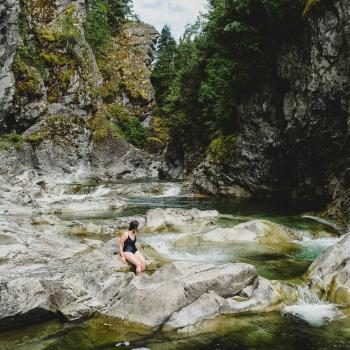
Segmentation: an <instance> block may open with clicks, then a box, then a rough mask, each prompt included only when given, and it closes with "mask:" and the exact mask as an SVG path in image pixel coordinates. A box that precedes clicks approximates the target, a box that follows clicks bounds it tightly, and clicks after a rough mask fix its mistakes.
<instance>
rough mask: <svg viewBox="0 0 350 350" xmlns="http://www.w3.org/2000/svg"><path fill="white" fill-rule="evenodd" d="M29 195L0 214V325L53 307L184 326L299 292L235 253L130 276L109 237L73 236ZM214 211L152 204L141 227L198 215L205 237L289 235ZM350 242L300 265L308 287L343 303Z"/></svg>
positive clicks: (262, 239)
mask: <svg viewBox="0 0 350 350" xmlns="http://www.w3.org/2000/svg"><path fill="white" fill-rule="evenodd" d="M58 203H59V201H58V202H57V203H56V205H58ZM37 205H39V204H37ZM37 205H35V203H32V206H31V204H28V205H27V209H26V210H27V211H28V210H29V209H31V210H32V213H33V215H32V217H28V216H24V217H22V218H21V219H17V218H14V217H13V216H12V215H9V213H7V214H6V213H5V214H3V215H1V217H0V290H1V298H0V329H5V328H8V327H16V326H19V325H23V324H27V323H33V322H40V321H42V320H45V319H47V318H51V317H57V316H58V315H63V316H64V317H65V318H66V319H67V320H79V319H82V318H85V317H89V316H91V315H92V314H93V313H95V312H100V313H102V314H106V315H109V316H113V317H117V318H120V319H122V320H126V321H130V322H135V323H142V324H144V325H146V326H148V327H151V328H160V327H161V328H162V329H164V330H174V329H176V330H179V331H181V330H186V331H189V330H192V329H196V327H198V326H200V324H201V322H202V321H205V320H208V319H212V318H215V317H217V316H219V315H225V314H231V315H235V314H240V313H257V312H266V311H271V310H275V309H281V308H282V307H283V306H284V305H286V304H288V303H291V302H295V301H296V300H297V297H298V296H297V295H296V292H295V290H294V289H293V288H292V287H291V286H287V285H283V284H281V283H279V282H277V281H269V280H266V279H264V278H262V277H260V276H259V275H258V273H257V271H256V269H255V267H254V266H252V265H248V264H242V263H229V264H213V263H195V262H186V261H175V262H171V263H167V264H165V265H164V266H163V267H161V268H159V269H158V270H157V271H156V272H155V273H153V274H152V275H145V276H135V274H134V273H133V272H130V268H129V267H128V266H127V265H125V264H123V263H122V261H121V259H120V258H119V256H118V248H117V240H116V239H115V238H114V239H111V240H110V241H108V242H107V243H103V242H102V241H101V240H92V239H88V238H82V239H80V240H77V239H75V238H74V232H73V234H72V232H71V231H70V236H69V235H67V234H66V233H65V228H67V225H68V224H67V223H64V222H62V221H61V220H60V219H59V218H58V217H56V216H53V215H48V214H41V215H38V214H35V213H36V212H35V210H37V209H38V207H37ZM40 211H41V212H42V213H45V212H46V213H49V212H50V207H47V206H45V205H44V206H42V207H41V208H40ZM219 217H220V215H219V213H218V212H216V211H199V210H197V209H191V210H183V209H169V208H168V209H153V210H150V211H149V212H148V213H147V214H146V216H145V217H144V218H142V217H141V218H140V221H141V223H142V227H143V229H144V230H147V229H148V230H150V231H152V232H154V233H155V232H163V231H164V230H168V231H172V232H174V229H175V230H176V229H178V230H182V229H183V228H184V227H185V226H186V225H188V226H189V230H188V231H187V232H188V234H189V235H192V236H193V235H196V234H198V231H195V230H192V229H193V228H194V227H196V226H197V225H198V223H201V230H202V232H206V233H204V235H203V239H204V240H212V241H218V240H219V241H222V242H231V241H236V242H242V241H245V242H255V243H261V244H279V243H281V241H283V242H287V241H290V240H291V239H294V238H295V236H293V234H292V233H291V232H289V231H288V230H287V229H285V228H284V227H283V226H280V225H277V224H274V223H271V222H267V221H258V220H255V221H251V222H248V223H244V224H239V225H236V226H234V227H233V228H227V229H216V228H215V221H216V220H217V219H218V218H219ZM142 219H143V221H142ZM92 226H93V225H92ZM98 227H99V226H98V225H95V227H90V230H91V231H94V230H97V228H98ZM100 228H101V227H100ZM110 229H111V228H110ZM73 231H74V230H73ZM181 232H183V231H181ZM95 233H96V232H95ZM99 234H101V235H104V234H106V235H107V236H108V235H111V234H112V233H111V231H110V232H106V233H102V232H99ZM158 234H162V233H158ZM72 235H73V236H72ZM349 242H350V240H349V235H347V236H345V237H344V239H343V240H342V241H340V242H339V243H338V244H337V245H335V246H334V247H331V248H329V249H328V250H327V251H326V252H325V253H324V254H323V255H321V256H320V257H319V258H318V259H317V260H316V261H315V262H314V264H313V265H312V266H311V268H310V270H309V273H308V279H309V281H310V288H311V289H312V290H313V291H314V292H316V293H317V294H318V295H319V296H320V298H322V299H324V300H329V301H332V302H337V303H341V304H342V305H348V303H349V300H350V289H349V288H348V287H349V286H348V278H347V275H348V273H347V270H346V269H347V265H348V264H347V261H348V258H347V253H348V250H349V249H348V248H349V247H348V245H349V244H348V243H349ZM141 246H142V248H145V247H144V245H141ZM143 252H144V253H145V254H146V256H147V259H148V261H149V262H152V261H154V260H153V259H154V257H155V256H157V255H156V254H155V252H154V251H152V249H149V247H148V248H147V247H146V249H143ZM157 253H158V256H161V253H162V252H157ZM155 266H157V265H155Z"/></svg>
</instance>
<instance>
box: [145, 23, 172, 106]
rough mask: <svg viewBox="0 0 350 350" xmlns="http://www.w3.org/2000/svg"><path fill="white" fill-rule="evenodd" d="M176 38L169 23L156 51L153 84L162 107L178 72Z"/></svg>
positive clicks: (163, 30) (164, 28) (163, 31)
mask: <svg viewBox="0 0 350 350" xmlns="http://www.w3.org/2000/svg"><path fill="white" fill-rule="evenodd" d="M176 53H177V44H176V40H175V39H174V37H173V36H172V34H171V29H170V27H169V25H165V26H164V27H163V29H162V32H161V35H160V38H159V41H158V45H157V51H156V63H155V65H154V69H153V72H152V77H151V80H152V84H153V86H154V89H155V92H156V100H157V102H158V105H159V106H160V107H162V106H163V105H164V103H165V99H166V96H167V95H168V93H169V88H170V85H171V82H172V80H173V79H174V77H175V73H176V65H175V62H176Z"/></svg>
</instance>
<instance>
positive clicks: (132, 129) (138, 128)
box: [119, 117, 148, 148]
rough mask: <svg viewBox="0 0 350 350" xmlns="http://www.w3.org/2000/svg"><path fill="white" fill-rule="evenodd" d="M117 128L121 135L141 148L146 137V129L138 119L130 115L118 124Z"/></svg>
mask: <svg viewBox="0 0 350 350" xmlns="http://www.w3.org/2000/svg"><path fill="white" fill-rule="evenodd" d="M119 130H120V131H121V134H122V136H123V137H124V138H125V139H126V140H127V141H128V142H130V143H131V144H133V145H134V146H136V147H139V148H143V147H144V146H145V144H146V141H147V137H148V130H147V128H145V127H144V126H143V125H142V124H141V122H140V120H139V119H138V118H136V117H131V118H130V119H128V120H126V121H125V122H124V123H121V124H120V125H119Z"/></svg>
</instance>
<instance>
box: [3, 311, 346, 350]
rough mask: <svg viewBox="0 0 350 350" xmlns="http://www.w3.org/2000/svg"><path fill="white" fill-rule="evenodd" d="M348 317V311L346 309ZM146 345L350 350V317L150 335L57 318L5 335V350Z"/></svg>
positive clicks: (226, 320)
mask: <svg viewBox="0 0 350 350" xmlns="http://www.w3.org/2000/svg"><path fill="white" fill-rule="evenodd" d="M344 312H345V313H347V312H349V310H344ZM125 341H127V342H129V343H130V345H129V346H126V347H124V346H123V347H118V348H120V349H137V348H142V347H146V348H149V349H152V350H185V349H186V350H187V349H188V350H192V349H193V350H194V349H197V350H212V349H217V350H219V349H220V350H229V349H239V350H245V349H247V350H248V349H249V350H254V349H260V350H267V349H269V350H272V349H276V350H295V349H298V350H304V349H305V350H323V349H349V348H350V318H343V319H337V320H334V321H332V322H329V323H326V324H324V325H323V326H311V325H309V324H308V323H306V322H305V321H303V320H301V319H299V318H296V317H293V316H291V315H285V316H282V315H281V313H279V312H273V313H267V314H258V315H246V316H240V317H227V316H225V317H219V318H217V319H215V320H211V321H206V322H205V323H204V324H202V326H201V330H197V331H196V332H191V333H188V332H181V333H176V332H172V333H163V332H161V331H158V332H155V333H150V332H149V331H148V330H147V329H142V328H140V327H138V328H135V327H134V326H130V325H129V326H128V325H125V324H121V323H119V322H117V321H116V320H113V319H111V318H107V317H96V318H94V319H91V320H88V321H85V322H82V323H79V324H65V323H62V322H60V321H58V320H56V321H51V322H48V323H45V324H41V325H36V326H32V327H27V328H25V329H21V330H16V331H11V332H6V333H0V349H1V350H5V349H6V350H10V349H11V350H39V349H40V350H43V349H45V350H96V349H99V350H112V349H116V348H117V347H116V344H118V343H121V342H125Z"/></svg>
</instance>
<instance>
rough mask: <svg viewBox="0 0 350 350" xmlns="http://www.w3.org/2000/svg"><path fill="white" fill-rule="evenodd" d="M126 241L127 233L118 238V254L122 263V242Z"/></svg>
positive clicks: (123, 258)
mask: <svg viewBox="0 0 350 350" xmlns="http://www.w3.org/2000/svg"><path fill="white" fill-rule="evenodd" d="M127 239H128V233H127V232H125V233H124V234H123V235H122V236H121V237H120V238H119V254H120V257H121V258H122V260H123V262H125V256H124V252H123V249H124V242H125V241H126V240H127Z"/></svg>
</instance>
